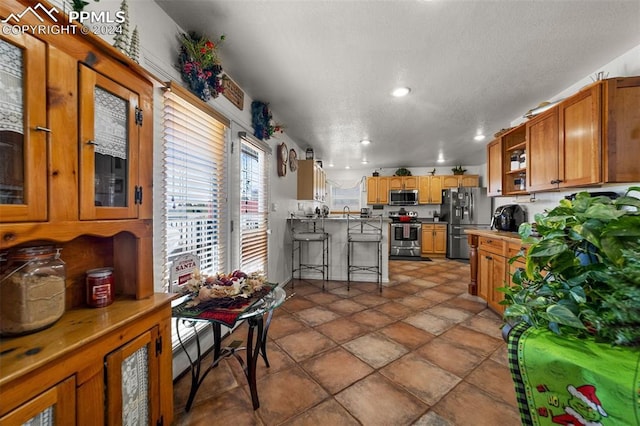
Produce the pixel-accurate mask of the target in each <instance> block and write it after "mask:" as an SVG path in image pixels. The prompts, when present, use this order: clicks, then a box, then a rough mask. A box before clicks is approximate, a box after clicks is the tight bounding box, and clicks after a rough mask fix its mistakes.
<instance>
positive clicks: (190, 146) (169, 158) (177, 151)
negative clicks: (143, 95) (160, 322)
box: [163, 84, 229, 274]
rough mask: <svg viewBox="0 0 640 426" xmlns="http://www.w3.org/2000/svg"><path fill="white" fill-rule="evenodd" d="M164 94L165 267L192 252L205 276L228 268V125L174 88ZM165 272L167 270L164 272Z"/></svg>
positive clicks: (191, 96) (204, 106) (194, 99)
mask: <svg viewBox="0 0 640 426" xmlns="http://www.w3.org/2000/svg"><path fill="white" fill-rule="evenodd" d="M170 88H171V89H170V90H167V91H165V94H164V112H163V124H164V138H165V147H164V149H165V155H164V171H165V185H166V189H165V196H166V206H165V210H166V219H165V222H166V225H165V229H166V240H165V249H166V253H167V256H168V257H167V264H169V263H170V262H172V261H173V260H174V259H175V258H177V257H178V256H180V255H183V254H186V253H191V254H195V255H197V256H198V257H199V259H200V269H201V271H202V272H204V273H207V274H213V273H216V272H219V271H224V270H225V268H226V266H227V265H226V238H227V235H226V229H227V225H226V223H227V220H226V214H227V210H226V201H227V196H226V192H225V188H226V185H225V176H226V170H225V163H226V149H225V133H226V130H227V125H228V124H229V123H228V121H227V120H226V119H225V118H224V117H222V116H220V115H219V114H218V113H217V112H216V111H214V110H213V109H211V108H209V107H208V106H207V105H206V104H204V103H203V102H202V101H200V100H199V99H198V98H197V97H195V96H194V95H192V94H191V93H189V92H188V91H186V90H185V89H182V88H181V87H179V86H178V85H176V84H172V85H171V86H170ZM167 269H168V268H167Z"/></svg>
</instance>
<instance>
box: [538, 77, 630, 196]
mask: <svg viewBox="0 0 640 426" xmlns="http://www.w3.org/2000/svg"><path fill="white" fill-rule="evenodd" d="M638 123H640V77H629V78H615V79H608V80H603V81H599V82H596V83H594V84H592V85H591V86H589V87H587V88H585V89H583V90H582V91H580V92H579V93H577V94H575V95H574V96H572V97H570V98H568V99H566V100H564V101H563V102H561V103H560V104H558V105H557V106H556V107H554V108H553V109H551V110H549V111H547V112H545V113H542V114H541V115H540V116H538V117H535V118H534V119H532V120H531V121H529V122H528V123H527V153H528V155H529V162H528V165H527V170H528V173H527V180H528V182H527V183H528V191H532V192H533V191H544V190H552V189H558V188H571V187H581V186H589V185H598V184H602V183H623V182H634V181H638V180H640V154H639V153H638V149H637V147H638V146H639V145H640V131H639V130H638Z"/></svg>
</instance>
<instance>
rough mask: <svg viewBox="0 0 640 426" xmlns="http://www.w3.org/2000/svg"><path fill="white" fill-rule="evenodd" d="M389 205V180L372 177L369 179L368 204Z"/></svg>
mask: <svg viewBox="0 0 640 426" xmlns="http://www.w3.org/2000/svg"><path fill="white" fill-rule="evenodd" d="M388 203H389V178H388V177H380V176H372V177H368V178H367V204H388Z"/></svg>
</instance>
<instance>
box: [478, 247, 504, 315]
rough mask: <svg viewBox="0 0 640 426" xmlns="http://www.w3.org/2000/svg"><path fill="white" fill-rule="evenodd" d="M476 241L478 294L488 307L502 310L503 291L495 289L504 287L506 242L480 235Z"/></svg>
mask: <svg viewBox="0 0 640 426" xmlns="http://www.w3.org/2000/svg"><path fill="white" fill-rule="evenodd" d="M478 243H479V247H478V295H479V296H480V297H482V298H484V299H485V300H486V301H487V303H488V305H489V307H491V308H492V309H494V310H495V311H498V312H502V310H503V307H502V305H500V301H501V300H502V299H503V298H504V293H502V292H500V291H498V290H497V289H498V288H499V287H504V285H505V280H506V270H507V269H506V268H507V266H506V263H507V262H506V256H505V255H506V242H505V241H502V240H496V239H493V238H487V237H480V238H479V240H478Z"/></svg>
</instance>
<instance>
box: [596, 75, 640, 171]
mask: <svg viewBox="0 0 640 426" xmlns="http://www.w3.org/2000/svg"><path fill="white" fill-rule="evenodd" d="M602 89H603V93H602V111H604V115H603V132H602V134H603V137H604V138H605V140H604V144H603V146H604V148H603V155H604V159H605V161H604V166H603V168H602V176H603V180H604V182H611V183H613V182H637V181H640V152H639V151H638V147H640V77H629V78H613V79H609V80H606V81H605V82H604V83H602Z"/></svg>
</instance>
